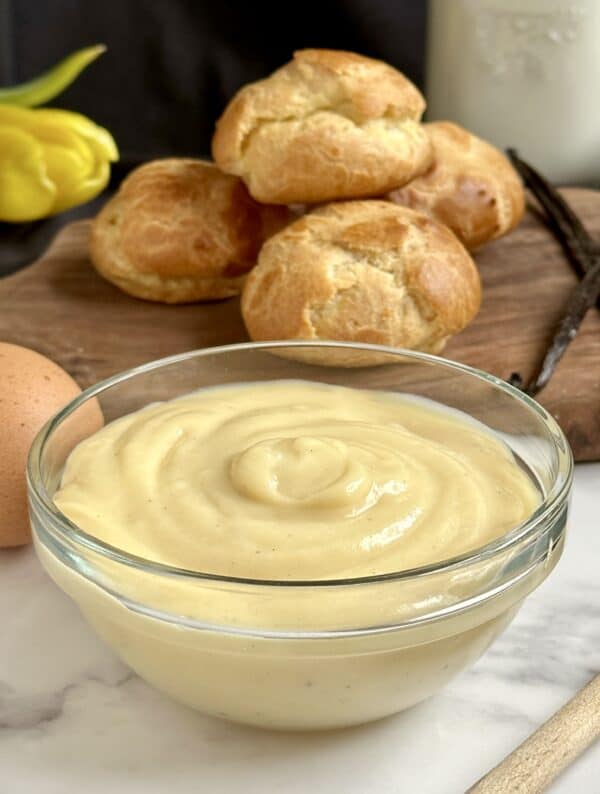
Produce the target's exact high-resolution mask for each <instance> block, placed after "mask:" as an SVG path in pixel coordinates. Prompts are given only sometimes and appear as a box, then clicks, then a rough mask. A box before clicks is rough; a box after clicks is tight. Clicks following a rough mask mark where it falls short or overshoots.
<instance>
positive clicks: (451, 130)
mask: <svg viewBox="0 0 600 794" xmlns="http://www.w3.org/2000/svg"><path fill="white" fill-rule="evenodd" d="M424 126H425V128H426V130H427V132H428V133H429V136H430V138H431V142H432V144H433V150H434V161H433V164H432V166H431V168H430V169H429V170H428V171H427V172H426V173H425V174H423V175H422V176H420V177H417V178H416V179H414V180H413V181H412V182H410V183H409V184H408V185H404V187H401V188H399V189H398V190H394V191H393V192H392V193H390V195H389V198H391V199H392V201H395V202H397V203H398V204H404V205H405V206H407V207H412V209H415V210H419V212H424V213H426V214H427V215H429V216H430V217H431V218H435V219H436V220H438V221H440V222H441V223H445V224H446V226H449V227H450V228H451V229H452V231H453V232H454V233H455V234H456V236H457V237H458V238H459V240H461V241H462V242H463V243H464V245H465V246H466V247H467V248H468V249H469V250H474V249H476V248H478V247H479V246H480V245H483V243H486V242H487V241H488V240H493V239H494V238H495V237H500V236H501V235H503V234H506V232H509V231H510V230H511V229H513V228H514V227H515V226H516V225H517V224H518V223H519V221H520V220H521V218H522V217H523V213H524V211H525V194H524V191H523V186H522V184H521V180H520V179H519V177H518V175H517V173H516V171H515V170H514V169H513V167H512V166H511V164H510V163H509V161H508V159H507V158H506V157H505V156H504V155H503V154H502V152H500V151H499V150H498V149H496V148H495V147H494V146H492V145H491V144H489V143H487V142H486V141H483V140H481V138H478V137H477V136H476V135H473V134H471V133H470V132H467V130H465V129H463V128H462V127H459V126H458V125H457V124H452V123H451V122H449V121H437V122H432V123H431V124H426V125H424Z"/></svg>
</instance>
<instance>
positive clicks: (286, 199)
mask: <svg viewBox="0 0 600 794" xmlns="http://www.w3.org/2000/svg"><path fill="white" fill-rule="evenodd" d="M424 109H425V101H424V99H423V97H422V96H421V94H420V93H419V91H418V90H417V88H416V87H415V86H414V85H413V84H412V83H411V82H410V80H408V79H407V78H406V77H404V75H403V74H401V73H400V72H398V71H397V70H396V69H394V68H392V67H391V66H389V65H388V64H386V63H383V62H382V61H377V60H373V59H372V58H366V57H364V56H362V55H356V54H354V53H351V52H343V51H338V50H300V51H299V52H296V53H294V58H293V60H292V61H291V62H289V63H287V64H285V65H284V66H282V67H281V68H280V69H278V70H277V71H276V72H274V73H273V74H272V75H271V76H270V77H267V78H266V79H264V80H259V81H258V82H255V83H251V84H249V85H246V86H244V87H243V88H242V89H241V90H240V91H238V93H237V94H236V95H235V97H234V98H233V99H232V100H231V102H230V103H229V105H228V106H227V108H226V109H225V112H224V113H223V115H222V116H221V118H220V119H219V121H218V122H217V129H216V133H215V136H214V138H213V145H212V150H213V157H214V159H215V162H216V163H217V164H218V165H219V166H220V167H221V168H222V169H223V170H224V171H227V172H228V173H230V174H235V175H237V176H240V177H241V178H242V179H243V180H244V182H245V183H246V185H247V186H248V190H249V191H250V193H251V195H252V196H253V197H254V198H255V199H256V200H257V201H264V202H270V203H275V204H292V203H300V204H304V203H305V204H315V203H320V202H325V201H329V200H332V199H346V198H356V197H365V196H377V195H381V194H382V193H385V192H387V191H389V190H392V189H393V188H396V187H398V186H400V185H403V184H405V183H406V182H408V181H410V180H411V179H414V177H416V176H418V175H419V174H421V173H423V172H424V171H425V170H426V169H427V168H428V166H429V165H430V163H431V161H432V147H431V143H430V141H429V137H428V136H427V134H426V133H425V131H424V129H423V127H422V126H421V125H420V124H419V120H420V118H421V116H422V114H423V111H424Z"/></svg>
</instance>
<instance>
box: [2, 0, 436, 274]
mask: <svg viewBox="0 0 600 794" xmlns="http://www.w3.org/2000/svg"><path fill="white" fill-rule="evenodd" d="M448 1H449V2H450V0H448ZM425 11H426V0H344V1H342V0H318V2H314V1H312V2H295V3H293V2H285V0H284V2H278V3H267V2H261V1H260V0H255V1H254V2H253V1H252V0H249V1H248V2H242V0H233V2H225V1H224V0H0V85H4V84H14V83H17V82H21V81H23V80H27V79H29V78H31V77H33V76H35V75H37V74H39V73H40V72H42V71H44V70H45V69H47V68H48V67H49V66H51V65H52V64H54V63H56V62H57V61H59V60H60V59H61V58H63V57H64V56H65V55H67V54H68V53H70V52H72V51H73V50H76V49H79V48H80V47H82V46H84V45H88V44H96V43H104V44H106V45H107V46H108V51H107V52H106V53H105V54H104V55H102V56H101V57H100V58H99V59H98V61H96V62H95V63H93V64H92V65H91V66H90V67H88V69H87V70H86V71H85V72H84V73H83V74H82V75H81V76H80V77H79V79H78V80H77V82H76V83H75V84H74V85H73V86H72V87H71V88H69V89H68V90H67V91H66V92H65V93H64V94H62V95H61V96H60V97H58V98H57V100H55V101H54V102H53V104H54V105H56V106H57V107H64V108H68V109H72V110H78V111H80V112H81V113H85V114H86V115H88V116H90V118H92V119H94V120H95V121H96V122H98V123H99V124H102V125H104V126H106V127H108V129H109V130H110V131H111V132H112V133H113V135H114V136H115V139H116V141H117V144H118V146H119V150H120V153H121V160H120V162H119V163H117V164H116V165H115V166H113V178H112V179H111V189H113V190H114V188H115V187H116V185H118V183H119V181H120V180H121V179H122V178H123V176H124V175H125V174H126V173H127V172H128V171H129V170H130V169H131V168H132V167H133V166H135V165H136V164H137V163H139V162H141V161H144V160H148V159H152V158H154V157H162V156H167V155H192V156H207V155H209V153H210V139H211V136H212V132H213V127H214V123H215V121H216V119H217V118H218V116H219V115H220V113H221V111H222V110H223V108H224V106H225V104H226V103H227V101H228V99H229V98H230V97H231V96H232V95H233V94H234V93H235V91H236V90H237V89H238V88H239V87H240V86H241V85H242V84H243V83H246V82H248V81H251V80H256V79H258V78H260V77H263V76H265V75H267V74H269V73H270V72H271V71H273V69H275V68H276V67H277V66H280V65H281V64H282V63H284V62H285V61H287V60H289V59H290V57H291V54H292V52H293V51H294V50H295V49H300V48H303V47H329V48H333V49H347V50H354V51H356V52H360V53H363V54H365V55H371V56H373V57H379V58H382V59H383V60H386V61H388V62H389V63H391V64H393V65H394V66H396V67H397V68H399V69H400V70H401V71H403V72H405V74H407V75H408V76H409V77H410V78H411V79H412V80H414V81H415V82H416V83H417V84H418V85H419V86H421V87H422V78H423V52H424V43H425ZM106 196H107V193H104V194H103V196H101V197H100V198H98V199H96V200H95V201H93V202H90V203H88V204H86V205H84V206H82V207H77V208H75V209H73V210H71V211H69V212H66V213H62V214H61V215H59V216H57V217H56V218H51V219H49V220H44V221H40V222H37V223H34V224H19V225H15V224H2V223H0V276H1V275H3V274H7V273H10V272H12V271H14V270H17V269H18V268H19V267H22V266H23V265H25V264H27V263H29V262H31V261H33V260H34V259H36V258H37V257H38V256H39V255H40V254H41V253H42V252H43V251H44V249H45V248H46V247H47V245H48V243H49V242H50V240H51V239H52V237H53V236H54V234H55V233H56V231H57V230H58V228H59V227H60V226H61V225H63V224H64V223H66V222H68V221H70V220H73V219H75V218H80V217H88V216H91V215H93V214H95V212H96V211H97V209H98V207H99V205H100V204H101V203H102V202H103V201H104V200H105V199H106Z"/></svg>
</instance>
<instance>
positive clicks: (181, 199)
mask: <svg viewBox="0 0 600 794" xmlns="http://www.w3.org/2000/svg"><path fill="white" fill-rule="evenodd" d="M291 217H292V215H291V213H290V212H289V210H287V208H283V207H273V206H262V205H260V204H258V203H257V202H256V201H254V199H252V197H251V196H250V195H249V194H248V191H247V189H246V187H245V185H244V183H243V182H242V181H241V180H240V179H238V178H237V177H233V176H230V175H229V174H223V173H222V172H221V171H220V170H219V169H218V168H217V167H216V166H215V165H214V164H212V163H208V162H204V161H202V160H191V159H179V158H169V159H165V160H154V161H152V162H150V163H147V164H145V165H143V166H141V167H140V168H137V169H136V170H135V171H133V172H132V173H131V174H130V175H129V176H128V177H127V179H126V180H125V181H124V182H123V184H122V185H121V187H120V189H119V191H118V193H117V194H116V195H115V196H114V197H113V198H112V199H111V200H110V201H108V203H107V204H105V206H104V207H103V209H102V210H101V211H100V213H99V215H98V216H97V218H96V219H95V221H94V223H93V225H92V235H91V243H90V255H91V258H92V262H93V263H94V265H95V267H96V269H97V270H98V271H99V272H100V273H101V274H102V275H103V276H104V277H105V278H106V279H108V280H109V281H111V282H113V283H114V284H116V285H117V286H118V287H120V288H121V289H122V290H124V291H125V292H127V293H129V294H130V295H134V296H135V297H138V298H145V299H147V300H153V301H163V302H165V303H187V302H191V301H203V300H215V299H219V298H227V297H230V296H232V295H237V294H238V293H239V292H240V290H241V287H242V284H243V281H244V277H245V274H246V273H247V272H248V271H249V270H250V269H251V268H252V267H253V265H254V264H255V262H256V257H257V255H258V251H259V249H260V247H261V245H262V243H263V242H264V240H265V239H266V238H267V237H268V236H269V235H270V234H272V233H274V232H276V231H278V230H279V229H281V228H282V226H283V225H285V223H287V222H288V221H289V220H290V219H291Z"/></svg>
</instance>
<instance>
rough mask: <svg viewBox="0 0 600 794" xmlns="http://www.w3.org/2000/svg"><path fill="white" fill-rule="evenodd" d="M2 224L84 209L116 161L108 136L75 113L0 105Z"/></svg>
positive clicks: (107, 133) (101, 129) (104, 183)
mask: <svg viewBox="0 0 600 794" xmlns="http://www.w3.org/2000/svg"><path fill="white" fill-rule="evenodd" d="M0 135H2V136H3V137H2V139H1V140H2V141H3V144H1V145H0V220H4V221H17V220H18V221H31V220H37V219H38V218H42V217H45V216H46V215H53V214H55V213H57V212H62V211H63V210H66V209H69V208H70V207H74V206H76V205H78V204H82V203H84V202H86V201H89V200H90V199H92V198H94V197H95V196H97V195H98V194H99V193H100V192H101V191H102V190H103V189H104V188H105V187H106V185H107V184H108V180H109V178H110V165H109V163H110V162H111V161H114V160H116V159H118V151H117V147H116V144H115V142H114V140H113V138H112V136H111V135H110V133H109V132H108V131H107V130H105V129H104V128H102V127H99V126H98V125H97V124H94V123H93V122H92V121H90V120H89V119H88V118H86V117H85V116H82V115H80V114H79V113H71V112H70V111H67V110H55V109H39V110H37V109H36V110H34V109H30V108H25V107H19V106H15V105H8V104H0Z"/></svg>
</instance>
